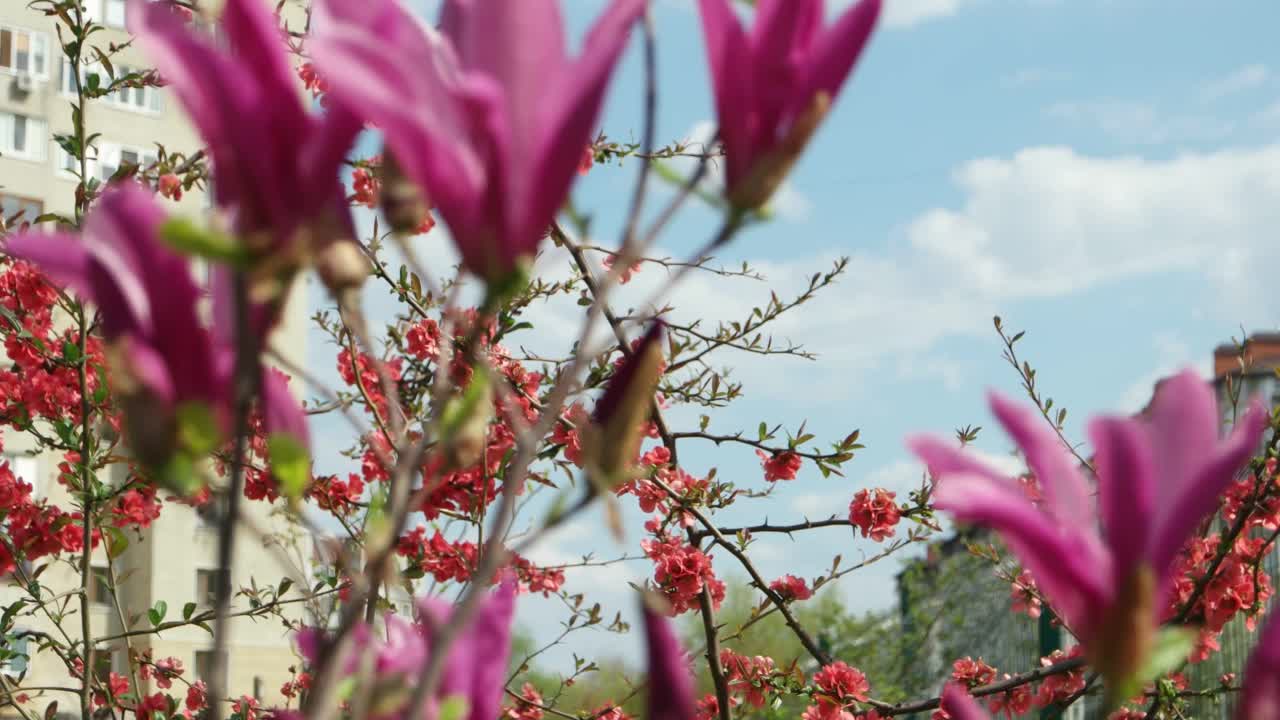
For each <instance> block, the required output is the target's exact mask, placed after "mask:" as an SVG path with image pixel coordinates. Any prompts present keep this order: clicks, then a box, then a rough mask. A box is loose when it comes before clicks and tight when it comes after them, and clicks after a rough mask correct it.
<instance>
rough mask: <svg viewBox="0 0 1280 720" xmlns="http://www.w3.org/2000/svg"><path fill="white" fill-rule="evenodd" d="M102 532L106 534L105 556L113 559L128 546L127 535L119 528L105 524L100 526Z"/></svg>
mask: <svg viewBox="0 0 1280 720" xmlns="http://www.w3.org/2000/svg"><path fill="white" fill-rule="evenodd" d="M102 532H104V533H106V535H107V557H108V558H109V559H111V560H115V559H116V558H118V557H120V555H122V554H123V553H124V551H125V550H127V549H128V548H129V536H127V535H125V534H124V532H123V531H121V530H120V528H117V527H111V526H106V527H104V528H102Z"/></svg>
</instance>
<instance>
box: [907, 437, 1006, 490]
mask: <svg viewBox="0 0 1280 720" xmlns="http://www.w3.org/2000/svg"><path fill="white" fill-rule="evenodd" d="M906 445H907V449H909V450H910V451H911V452H912V453H913V454H914V455H915V456H916V457H918V458H920V460H921V461H922V462H924V464H925V465H926V466H927V467H928V468H929V474H930V475H932V476H933V477H935V478H940V477H942V476H944V475H948V474H952V473H964V474H966V475H978V476H981V477H984V478H987V479H989V480H991V481H993V482H1012V481H1011V479H1010V478H1008V477H1005V476H1004V475H1001V474H1000V473H998V472H996V471H995V470H994V469H993V468H992V467H991V466H990V465H987V464H986V463H984V462H982V461H980V460H978V459H977V458H976V457H975V456H973V455H971V454H970V453H967V452H965V451H964V450H963V449H961V448H960V447H957V446H956V445H955V444H954V443H951V442H947V441H945V440H941V439H939V438H935V437H932V436H929V435H912V436H910V437H908V438H907V440H906Z"/></svg>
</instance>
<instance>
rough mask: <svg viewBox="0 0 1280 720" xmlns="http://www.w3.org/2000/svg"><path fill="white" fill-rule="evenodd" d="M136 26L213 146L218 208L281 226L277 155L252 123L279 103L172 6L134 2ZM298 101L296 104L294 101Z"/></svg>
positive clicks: (143, 0)
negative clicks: (233, 208)
mask: <svg viewBox="0 0 1280 720" xmlns="http://www.w3.org/2000/svg"><path fill="white" fill-rule="evenodd" d="M128 12H129V17H128V21H129V27H130V29H131V30H132V32H133V35H134V37H135V39H136V40H137V42H138V44H139V47H141V48H142V49H143V50H144V51H145V52H146V54H147V56H148V57H149V58H150V59H151V62H152V64H154V65H155V67H156V69H157V70H159V71H160V74H161V75H162V76H163V77H164V78H165V80H166V81H167V82H168V87H169V88H170V89H171V90H172V91H173V92H174V93H175V94H176V95H177V96H178V99H179V100H180V101H181V102H182V105H183V106H184V107H185V108H186V111H187V115H189V116H190V117H191V120H192V122H193V123H195V125H196V128H197V129H198V130H199V131H200V135H201V136H202V137H203V138H204V140H205V144H206V145H207V146H208V147H209V149H210V153H211V155H212V158H213V163H214V167H215V170H216V172H217V174H218V183H217V184H216V185H215V186H214V192H215V194H216V195H217V200H218V204H219V205H222V206H224V207H235V209H236V215H237V217H238V218H240V219H241V221H242V222H249V221H252V220H255V219H257V218H263V217H268V218H273V219H279V218H281V217H282V215H283V214H284V211H283V198H284V196H285V193H281V192H278V191H277V189H278V188H279V187H281V186H280V184H279V183H278V177H277V175H278V169H277V167H276V165H277V162H276V159H277V155H276V152H283V150H281V149H276V151H273V149H272V147H271V146H272V145H273V142H272V140H271V137H270V134H269V133H264V132H263V128H261V127H259V125H258V123H256V122H252V121H250V120H249V119H251V118H255V119H256V118H260V117H261V115H262V109H263V108H266V107H269V104H270V103H274V102H279V100H278V99H273V98H268V97H263V96H262V88H261V86H260V84H259V83H258V80H257V77H256V75H255V71H254V70H253V69H252V68H251V67H250V66H248V65H244V64H242V63H238V62H236V61H234V60H232V59H231V58H230V57H228V56H227V55H226V54H224V53H222V52H220V51H219V50H217V49H216V48H214V47H213V46H212V45H210V44H209V43H207V42H205V41H204V40H203V39H201V38H198V37H197V36H196V35H195V34H194V32H193V31H192V30H191V29H190V28H188V26H187V25H186V23H185V22H183V21H182V20H181V19H180V18H179V17H178V15H177V14H176V13H174V12H172V11H171V10H170V9H169V8H168V7H167V6H166V5H165V4H164V3H152V2H147V0H132V1H131V2H130V4H129V6H128ZM291 99H292V100H293V101H294V102H296V101H297V100H296V98H291Z"/></svg>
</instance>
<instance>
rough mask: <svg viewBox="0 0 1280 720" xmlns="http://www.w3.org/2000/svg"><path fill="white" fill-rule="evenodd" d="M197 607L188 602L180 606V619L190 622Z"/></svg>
mask: <svg viewBox="0 0 1280 720" xmlns="http://www.w3.org/2000/svg"><path fill="white" fill-rule="evenodd" d="M197 607H199V606H198V605H196V604H195V603H193V602H189V603H187V604H186V605H183V606H182V619H183V620H190V619H191V616H192V615H195V614H196V608H197Z"/></svg>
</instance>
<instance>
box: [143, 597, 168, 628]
mask: <svg viewBox="0 0 1280 720" xmlns="http://www.w3.org/2000/svg"><path fill="white" fill-rule="evenodd" d="M167 612H169V604H168V603H166V602H165V601H163V600H157V601H156V604H155V606H154V607H152V608H151V609H150V610H148V611H147V619H148V620H150V621H151V626H152V627H159V626H160V623H162V622H164V616H165V613H167Z"/></svg>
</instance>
